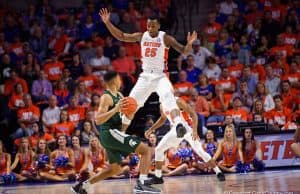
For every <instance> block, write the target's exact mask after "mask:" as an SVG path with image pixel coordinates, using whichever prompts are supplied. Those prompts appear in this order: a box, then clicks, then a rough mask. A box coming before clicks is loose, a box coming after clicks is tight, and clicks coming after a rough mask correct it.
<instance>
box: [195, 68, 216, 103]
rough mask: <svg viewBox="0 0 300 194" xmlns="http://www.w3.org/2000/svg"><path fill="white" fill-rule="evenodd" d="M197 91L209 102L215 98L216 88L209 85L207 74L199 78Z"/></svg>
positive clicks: (196, 86)
mask: <svg viewBox="0 0 300 194" xmlns="http://www.w3.org/2000/svg"><path fill="white" fill-rule="evenodd" d="M195 88H196V90H197V91H198V94H199V95H200V96H203V97H204V98H205V99H206V100H207V101H210V100H211V99H212V97H213V93H214V87H213V85H212V84H210V83H209V80H208V77H207V76H206V75H205V74H201V75H199V76H198V82H197V84H196V85H195Z"/></svg>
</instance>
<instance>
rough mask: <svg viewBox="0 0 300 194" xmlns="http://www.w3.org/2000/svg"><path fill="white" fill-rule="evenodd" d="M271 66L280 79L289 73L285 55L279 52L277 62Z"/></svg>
mask: <svg viewBox="0 0 300 194" xmlns="http://www.w3.org/2000/svg"><path fill="white" fill-rule="evenodd" d="M271 66H272V67H271V68H272V70H273V73H274V74H275V76H277V77H279V78H280V77H282V76H283V75H284V74H286V73H287V72H289V65H288V64H287V63H286V61H285V58H284V57H283V54H282V53H281V52H279V51H277V52H276V53H275V60H274V61H273V62H272V63H271Z"/></svg>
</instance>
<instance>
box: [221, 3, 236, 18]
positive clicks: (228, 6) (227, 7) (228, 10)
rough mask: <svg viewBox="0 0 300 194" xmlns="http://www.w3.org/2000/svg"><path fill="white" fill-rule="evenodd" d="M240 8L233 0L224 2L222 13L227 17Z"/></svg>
mask: <svg viewBox="0 0 300 194" xmlns="http://www.w3.org/2000/svg"><path fill="white" fill-rule="evenodd" d="M236 8H238V6H237V4H235V3H234V2H233V0H224V1H223V2H222V3H221V4H220V12H221V13H223V14H225V15H230V14H232V12H233V9H236Z"/></svg>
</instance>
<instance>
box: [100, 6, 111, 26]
mask: <svg viewBox="0 0 300 194" xmlns="http://www.w3.org/2000/svg"><path fill="white" fill-rule="evenodd" d="M99 15H100V17H101V19H102V21H103V22H104V23H105V24H106V23H107V22H109V16H110V13H109V11H108V10H107V9H106V8H102V9H100V11H99Z"/></svg>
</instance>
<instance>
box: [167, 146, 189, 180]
mask: <svg viewBox="0 0 300 194" xmlns="http://www.w3.org/2000/svg"><path fill="white" fill-rule="evenodd" d="M178 151H179V149H178V148H174V147H171V148H169V149H168V150H167V152H166V163H165V164H164V166H163V168H162V169H164V171H165V172H166V174H165V176H175V175H183V174H184V173H185V172H186V170H187V169H188V165H187V164H186V163H184V162H183V158H182V157H181V156H180V155H179V154H177V152H178Z"/></svg>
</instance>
